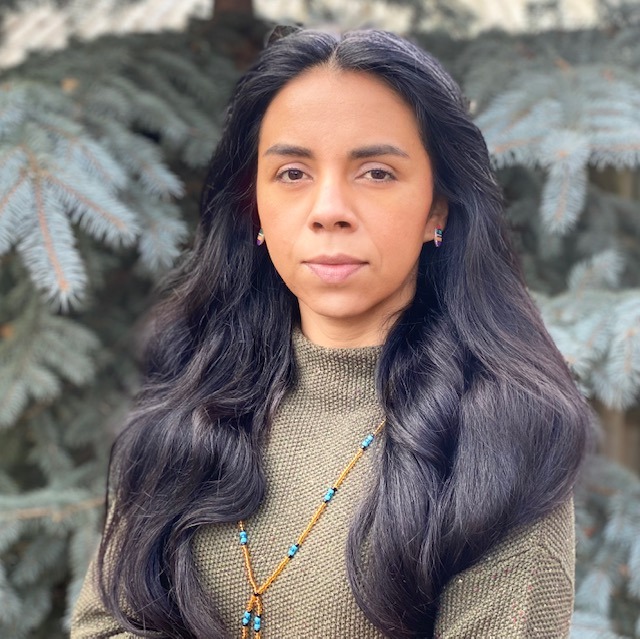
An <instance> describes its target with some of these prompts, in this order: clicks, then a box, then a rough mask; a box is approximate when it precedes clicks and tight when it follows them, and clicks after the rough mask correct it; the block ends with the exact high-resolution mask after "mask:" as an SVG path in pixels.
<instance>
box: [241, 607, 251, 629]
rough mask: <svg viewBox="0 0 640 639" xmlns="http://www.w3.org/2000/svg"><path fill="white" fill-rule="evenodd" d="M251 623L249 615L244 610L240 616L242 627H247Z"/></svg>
mask: <svg viewBox="0 0 640 639" xmlns="http://www.w3.org/2000/svg"><path fill="white" fill-rule="evenodd" d="M250 621H251V613H250V612H249V611H248V610H245V612H244V615H242V625H243V626H248V625H249V622H250Z"/></svg>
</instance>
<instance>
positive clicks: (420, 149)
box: [256, 66, 447, 346]
mask: <svg viewBox="0 0 640 639" xmlns="http://www.w3.org/2000/svg"><path fill="white" fill-rule="evenodd" d="M256 191H257V206H258V216H259V218H260V224H261V226H262V229H263V231H264V237H265V242H266V247H267V250H268V251H269V256H270V258H271V260H272V261H273V264H274V266H275V268H276V270H277V271H278V273H279V274H280V276H281V277H282V279H283V280H284V282H285V284H286V285H287V287H288V288H289V289H290V290H291V292H292V293H293V294H294V295H295V296H296V297H297V298H298V302H299V305H300V317H301V321H302V331H303V332H304V334H305V335H306V336H307V337H308V338H309V339H310V340H311V341H313V342H315V343H317V344H322V345H325V346H365V345H373V344H381V343H382V342H383V341H384V338H385V335H386V332H387V331H388V329H389V324H388V320H389V319H393V318H395V317H396V316H397V314H398V313H399V312H400V311H401V310H402V309H403V308H404V307H406V306H407V305H408V304H409V302H410V301H411V299H412V298H413V296H414V294H415V288H416V278H417V263H418V257H419V255H420V250H421V248H422V244H423V242H427V241H432V240H433V237H434V230H435V228H436V227H438V226H439V227H441V228H444V226H445V221H446V215H447V206H446V203H445V202H443V201H440V200H438V201H435V200H434V194H433V174H432V169H431V162H430V160H429V157H428V155H427V152H426V151H425V149H424V146H423V144H422V141H421V138H420V131H419V128H418V123H417V121H416V118H415V115H414V113H413V110H412V109H411V107H409V106H408V105H407V104H406V103H405V102H404V101H403V100H402V98H400V97H399V96H398V94H396V93H395V92H394V91H393V90H392V89H390V88H389V87H388V86H387V85H386V84H384V83H383V82H382V81H381V80H379V79H378V78H376V77H375V76H373V75H370V74H366V73H357V72H350V71H339V70H336V69H333V68H331V67H329V66H322V67H315V68H313V69H310V70H309V71H307V72H305V73H304V74H302V75H300V76H298V77H296V78H295V79H293V80H292V81H291V82H289V83H288V84H287V85H285V87H284V88H283V89H282V90H281V91H280V92H279V93H278V94H277V95H276V96H275V98H274V99H273V101H272V102H271V104H270V105H269V108H268V109H267V111H266V113H265V116H264V119H263V121H262V125H261V128H260V140H259V146H258V169H257V184H256Z"/></svg>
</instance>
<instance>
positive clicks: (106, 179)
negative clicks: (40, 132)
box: [41, 124, 126, 186]
mask: <svg viewBox="0 0 640 639" xmlns="http://www.w3.org/2000/svg"><path fill="white" fill-rule="evenodd" d="M41 126H42V128H44V129H45V130H48V131H51V132H52V133H55V134H56V135H58V136H60V137H61V138H64V139H65V140H66V141H67V143H68V144H69V149H68V150H67V160H70V159H71V151H72V150H73V148H74V147H75V148H76V149H79V150H80V151H81V152H82V153H84V154H85V156H86V157H87V158H88V159H89V161H90V162H91V165H92V166H93V168H94V169H95V170H96V172H97V173H98V174H99V177H100V178H101V179H102V181H103V184H110V183H114V182H115V186H123V185H124V183H125V182H126V176H125V174H124V172H120V173H119V175H114V174H113V173H109V171H107V169H106V168H105V167H104V165H103V163H102V162H101V160H100V159H99V158H98V156H97V155H96V153H95V152H94V151H92V149H90V148H89V145H88V144H87V143H86V142H85V141H83V140H82V139H81V138H80V137H79V136H77V135H73V134H72V133H71V132H69V131H65V130H64V129H62V128H61V127H56V126H54V125H53V124H41Z"/></svg>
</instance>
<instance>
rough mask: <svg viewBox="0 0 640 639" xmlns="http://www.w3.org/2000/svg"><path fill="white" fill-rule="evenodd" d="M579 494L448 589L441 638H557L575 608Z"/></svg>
mask: <svg viewBox="0 0 640 639" xmlns="http://www.w3.org/2000/svg"><path fill="white" fill-rule="evenodd" d="M574 569H575V530H574V506H573V499H569V500H568V501H566V502H565V503H563V504H561V505H560V506H558V507H557V508H555V509H554V510H553V511H552V512H551V513H549V514H548V515H547V516H545V517H543V518H541V519H540V520H538V521H536V522H535V523H533V524H531V525H529V526H525V527H522V528H520V529H517V530H514V531H513V532H512V533H511V534H509V535H508V536H507V537H506V538H505V539H504V540H503V541H502V542H500V543H499V544H497V545H496V546H495V547H494V548H493V549H491V550H490V551H489V552H488V553H487V555H486V556H484V557H483V558H482V559H481V560H480V561H479V562H477V563H476V564H475V565H474V566H472V567H471V568H469V569H467V570H465V571H464V572H462V573H460V574H458V575H456V576H455V577H454V578H453V579H452V580H451V581H450V582H449V584H447V586H446V588H445V589H444V591H443V593H442V596H441V599H440V605H439V611H438V617H437V620H436V634H435V638H436V639H463V638H471V637H473V638H474V639H482V638H485V637H486V638H487V639H489V638H491V639H499V638H501V637H505V638H507V637H509V638H510V639H520V638H522V639H524V638H527V639H529V638H532V637H536V638H537V637H539V638H540V639H552V638H553V639H555V638H564V637H567V636H568V633H569V625H570V621H571V614H572V611H573V592H574Z"/></svg>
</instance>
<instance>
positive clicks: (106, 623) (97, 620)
mask: <svg viewBox="0 0 640 639" xmlns="http://www.w3.org/2000/svg"><path fill="white" fill-rule="evenodd" d="M70 639H139V637H138V635H132V634H131V633H128V632H125V631H124V630H123V628H122V627H120V626H119V625H118V623H117V622H116V621H115V619H114V618H113V616H112V615H111V613H110V612H108V611H107V610H106V609H105V607H104V605H103V603H102V600H101V599H100V594H99V592H98V586H97V584H96V566H95V556H94V559H93V561H92V562H91V564H90V565H89V570H88V571H87V576H86V577H85V580H84V583H83V585H82V589H81V590H80V594H79V596H78V599H77V601H76V604H75V607H74V610H73V614H72V616H71V635H70Z"/></svg>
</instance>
